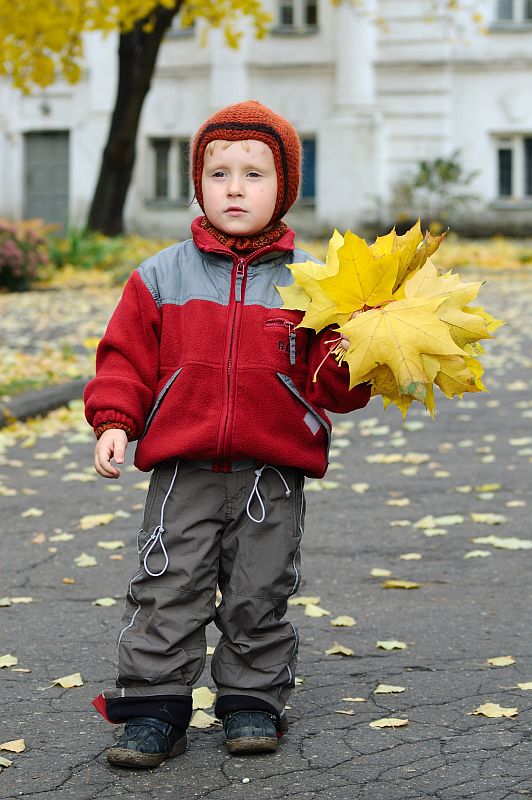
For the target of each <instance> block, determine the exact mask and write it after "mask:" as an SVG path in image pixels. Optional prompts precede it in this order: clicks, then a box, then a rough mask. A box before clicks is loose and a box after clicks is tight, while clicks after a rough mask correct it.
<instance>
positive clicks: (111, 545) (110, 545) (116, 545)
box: [96, 539, 126, 550]
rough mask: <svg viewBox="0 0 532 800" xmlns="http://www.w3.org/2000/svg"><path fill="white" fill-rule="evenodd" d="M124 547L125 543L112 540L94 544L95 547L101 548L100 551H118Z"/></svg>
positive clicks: (119, 540)
mask: <svg viewBox="0 0 532 800" xmlns="http://www.w3.org/2000/svg"><path fill="white" fill-rule="evenodd" d="M125 546H126V543H125V542H123V541H122V540H121V539H114V540H112V541H109V542H96V547H101V548H102V550H120V548H121V547H125Z"/></svg>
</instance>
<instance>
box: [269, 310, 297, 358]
mask: <svg viewBox="0 0 532 800" xmlns="http://www.w3.org/2000/svg"><path fill="white" fill-rule="evenodd" d="M296 325H297V323H296V322H293V321H292V320H290V319H286V318H285V317H273V318H272V319H267V320H266V322H265V323H264V328H265V329H266V330H267V331H274V332H275V333H276V334H277V349H278V350H279V351H281V352H285V353H288V357H289V360H290V364H291V365H292V366H294V365H295V363H296V358H298V357H300V356H301V355H303V354H304V352H305V344H304V343H303V341H302V340H303V336H304V334H303V332H302V331H300V332H299V337H298V335H297V333H296Z"/></svg>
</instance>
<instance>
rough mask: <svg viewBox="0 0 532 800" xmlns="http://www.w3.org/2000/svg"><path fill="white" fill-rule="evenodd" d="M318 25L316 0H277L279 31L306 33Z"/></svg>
mask: <svg viewBox="0 0 532 800" xmlns="http://www.w3.org/2000/svg"><path fill="white" fill-rule="evenodd" d="M317 27H318V0H278V27H277V29H276V30H277V32H281V33H308V32H309V31H310V32H312V31H315V30H316V29H317Z"/></svg>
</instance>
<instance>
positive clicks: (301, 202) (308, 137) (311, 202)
mask: <svg viewBox="0 0 532 800" xmlns="http://www.w3.org/2000/svg"><path fill="white" fill-rule="evenodd" d="M299 139H300V141H301V157H302V170H301V171H302V179H301V184H300V187H299V194H298V196H297V205H298V206H306V207H308V206H315V205H316V202H317V196H318V188H317V180H316V179H317V174H318V170H317V166H318V138H317V136H316V134H315V133H308V134H300V136H299ZM305 142H311V143H312V145H313V150H314V153H313V156H314V165H313V170H314V174H313V189H314V193H313V194H312V195H306V196H304V195H303V185H304V180H305Z"/></svg>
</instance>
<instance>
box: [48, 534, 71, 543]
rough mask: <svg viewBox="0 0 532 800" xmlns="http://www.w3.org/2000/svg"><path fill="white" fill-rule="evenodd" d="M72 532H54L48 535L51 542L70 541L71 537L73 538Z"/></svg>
mask: <svg viewBox="0 0 532 800" xmlns="http://www.w3.org/2000/svg"><path fill="white" fill-rule="evenodd" d="M75 538H76V537H75V536H74V534H73V533H56V534H55V536H50V541H51V542H70V541H71V540H72V539H75Z"/></svg>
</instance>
